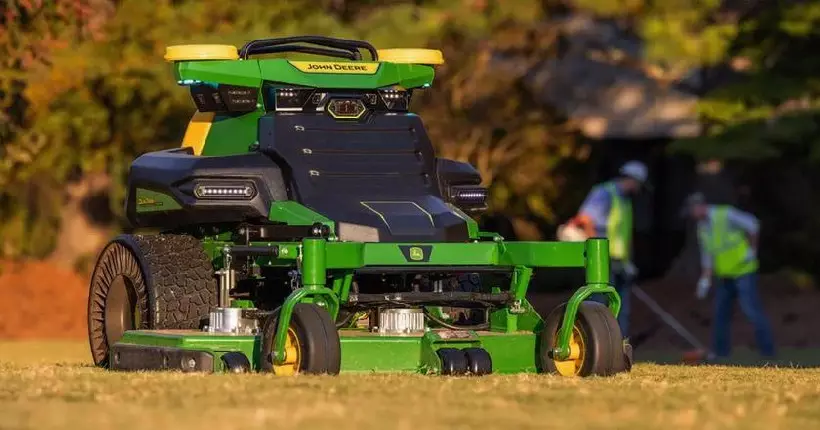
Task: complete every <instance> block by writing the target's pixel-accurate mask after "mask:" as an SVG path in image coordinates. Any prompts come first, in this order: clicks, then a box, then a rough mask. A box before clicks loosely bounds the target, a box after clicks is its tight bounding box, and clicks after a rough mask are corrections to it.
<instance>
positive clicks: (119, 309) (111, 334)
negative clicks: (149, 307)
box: [105, 275, 140, 345]
mask: <svg viewBox="0 0 820 430" xmlns="http://www.w3.org/2000/svg"><path fill="white" fill-rule="evenodd" d="M139 318H140V314H139V311H138V310H137V293H136V290H135V288H134V284H133V283H132V282H131V281H130V280H129V279H128V278H126V277H125V276H122V275H120V276H117V277H116V278H114V280H113V281H112V282H111V286H110V288H109V290H108V294H107V296H106V298H105V337H106V339H107V340H108V344H109V345H113V344H114V343H116V342H117V341H119V340H120V339H121V338H122V335H123V334H124V333H125V331H126V330H133V329H134V328H136V327H137V324H138V322H139Z"/></svg>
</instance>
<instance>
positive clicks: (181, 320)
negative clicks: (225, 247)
mask: <svg viewBox="0 0 820 430" xmlns="http://www.w3.org/2000/svg"><path fill="white" fill-rule="evenodd" d="M123 241H124V242H126V243H130V244H131V247H132V249H133V250H134V252H135V254H136V255H138V256H141V259H142V267H143V268H144V269H143V273H144V275H145V278H146V281H147V285H148V301H149V303H148V304H149V306H150V308H151V309H152V310H153V311H154V313H153V315H152V317H153V318H152V323H153V327H152V328H154V329H178V330H197V329H200V328H201V326H202V323H203V320H204V319H207V318H208V314H209V312H210V311H211V309H212V308H214V307H216V306H217V305H218V294H219V291H218V286H217V281H216V277H215V275H214V269H213V266H212V265H211V260H210V258H208V255H207V254H205V249H204V248H203V247H202V243H201V242H200V241H199V240H198V239H196V238H195V237H192V236H188V235H177V234H157V235H133V236H125V237H124V238H123Z"/></svg>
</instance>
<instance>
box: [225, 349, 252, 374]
mask: <svg viewBox="0 0 820 430" xmlns="http://www.w3.org/2000/svg"><path fill="white" fill-rule="evenodd" d="M222 364H223V365H224V366H225V370H227V371H228V372H230V373H248V372H250V371H251V362H250V360H248V357H246V356H245V354H243V353H241V352H236V351H231V352H226V353H225V354H222Z"/></svg>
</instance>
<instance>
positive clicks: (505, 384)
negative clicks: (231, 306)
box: [0, 342, 820, 430]
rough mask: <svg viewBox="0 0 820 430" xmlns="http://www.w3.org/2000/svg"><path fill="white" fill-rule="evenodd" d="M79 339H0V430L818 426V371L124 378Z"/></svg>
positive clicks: (665, 368) (645, 368)
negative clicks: (98, 363) (95, 363)
mask: <svg viewBox="0 0 820 430" xmlns="http://www.w3.org/2000/svg"><path fill="white" fill-rule="evenodd" d="M86 350H87V347H86V345H85V344H84V343H66V342H36V343H30V342H27V343H12V342H0V429H17V428H37V429H46V428H78V429H89V430H90V429H118V430H128V429H140V430H146V429H147V430H160V429H189V428H190V429H203V428H207V429H220V430H221V429H227V428H238V429H239V428H241V429H243V430H250V429H256V428H259V429H263V428H264V429H286V428H299V429H310V428H329V429H334V430H336V429H357V430H365V429H379V430H385V429H414V430H416V429H422V428H424V429H425V430H427V429H433V428H446V429H460V428H464V429H476V428H487V429H525V428H533V429H535V428H538V429H544V428H568V429H599V428H600V429H610V428H611V429H616V428H617V429H622V428H625V429H631V430H636V429H659V428H686V429H688V428H691V429H699V430H706V429H723V428H737V429H767V430H770V429H791V428H795V429H797V428H801V429H802V428H806V429H809V428H820V369H814V368H808V369H797V368H775V367H682V366H672V365H656V364H638V365H637V366H636V367H635V369H634V370H633V372H632V373H631V374H628V375H619V376H617V377H613V378H606V379H604V378H591V379H585V380H582V379H566V378H560V377H557V376H548V375H521V376H489V377H483V378H443V377H434V376H400V375H368V376H352V375H349V376H348V375H344V376H340V377H307V376H298V377H294V378H277V377H274V376H271V375H199V374H168V373H166V374H160V373H153V374H145V373H141V374H139V373H137V374H124V373H109V372H106V371H103V370H99V369H95V368H93V367H91V366H89V365H88V353H87V351H86Z"/></svg>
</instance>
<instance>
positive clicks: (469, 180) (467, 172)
mask: <svg viewBox="0 0 820 430" xmlns="http://www.w3.org/2000/svg"><path fill="white" fill-rule="evenodd" d="M436 173H437V174H438V182H439V189H440V190H441V194H442V196H444V198H445V199H447V198H448V196H449V195H450V190H449V188H450V186H452V185H479V184H481V174H480V173H478V170H476V169H475V167H473V166H472V165H471V164H469V163H465V162H462V161H455V160H450V159H447V158H436Z"/></svg>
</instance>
